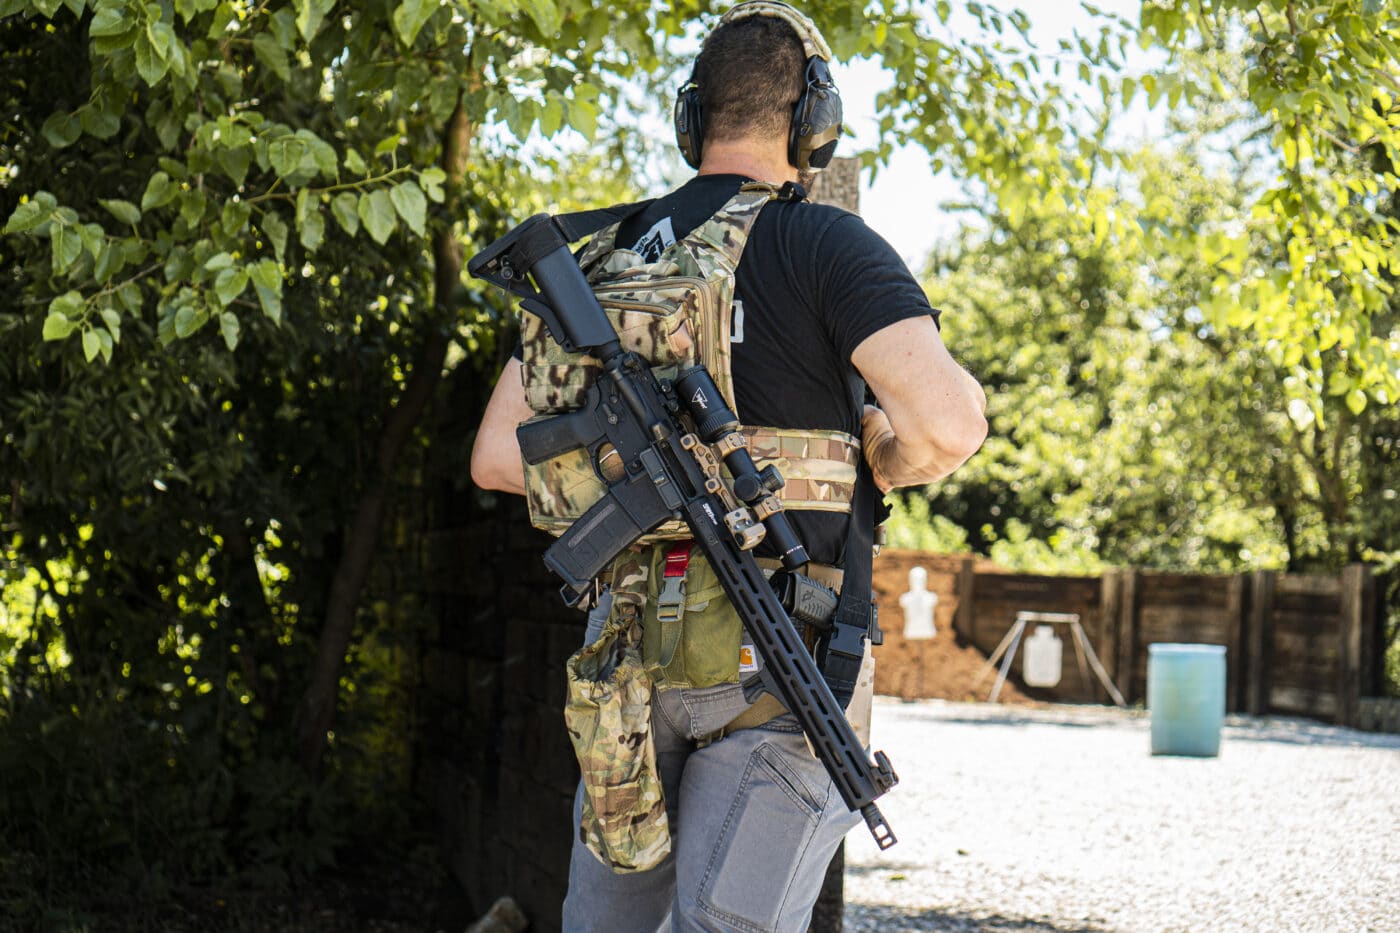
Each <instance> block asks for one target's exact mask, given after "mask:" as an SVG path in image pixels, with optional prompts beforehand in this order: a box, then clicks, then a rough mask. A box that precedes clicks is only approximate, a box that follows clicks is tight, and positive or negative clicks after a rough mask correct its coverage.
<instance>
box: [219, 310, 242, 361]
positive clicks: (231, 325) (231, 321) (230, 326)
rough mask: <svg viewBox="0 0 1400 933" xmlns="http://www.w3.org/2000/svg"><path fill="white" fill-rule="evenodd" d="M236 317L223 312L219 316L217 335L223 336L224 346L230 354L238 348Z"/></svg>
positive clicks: (230, 313)
mask: <svg viewBox="0 0 1400 933" xmlns="http://www.w3.org/2000/svg"><path fill="white" fill-rule="evenodd" d="M238 328H239V324H238V316H237V315H235V314H234V313H233V312H232V311H225V312H223V313H222V314H220V315H219V333H221V334H223V335H224V344H225V345H226V346H227V347H228V348H229V352H230V353H232V352H233V351H234V350H235V349H237V348H238Z"/></svg>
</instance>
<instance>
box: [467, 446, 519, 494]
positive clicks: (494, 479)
mask: <svg viewBox="0 0 1400 933" xmlns="http://www.w3.org/2000/svg"><path fill="white" fill-rule="evenodd" d="M483 446H484V445H481V444H477V445H476V447H474V448H473V449H472V460H471V474H472V482H473V483H475V484H476V486H477V487H478V488H480V489H493V490H496V491H498V492H508V491H510V488H511V483H510V482H509V476H508V473H507V471H506V469H505V465H504V464H502V463H501V462H500V459H499V458H497V457H492V456H490V455H489V454H488V453H487V452H486V451H485V450H484V449H483Z"/></svg>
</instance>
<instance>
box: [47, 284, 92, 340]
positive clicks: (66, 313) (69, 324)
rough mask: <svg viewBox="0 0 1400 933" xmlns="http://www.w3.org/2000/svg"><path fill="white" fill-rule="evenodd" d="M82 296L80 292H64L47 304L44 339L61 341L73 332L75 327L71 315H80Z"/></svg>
mask: <svg viewBox="0 0 1400 933" xmlns="http://www.w3.org/2000/svg"><path fill="white" fill-rule="evenodd" d="M82 310H83V296H82V294H81V293H80V292H74V291H70V292H64V293H63V294H62V295H59V296H58V297H57V298H55V299H54V300H53V301H51V302H49V314H48V317H46V318H44V339H45V340H62V339H63V338H64V337H67V336H68V335H69V334H71V333H72V332H73V328H74V327H76V326H77V325H76V324H74V323H73V320H72V317H71V315H76V314H80V313H82Z"/></svg>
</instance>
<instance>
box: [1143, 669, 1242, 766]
mask: <svg viewBox="0 0 1400 933" xmlns="http://www.w3.org/2000/svg"><path fill="white" fill-rule="evenodd" d="M1147 708H1148V709H1149V710H1151V712H1152V754H1154V755H1192V756H1196V757H1200V758H1214V757H1215V756H1216V755H1218V754H1220V726H1221V723H1223V722H1224V720H1225V646H1224V645H1173V644H1158V645H1148V646H1147Z"/></svg>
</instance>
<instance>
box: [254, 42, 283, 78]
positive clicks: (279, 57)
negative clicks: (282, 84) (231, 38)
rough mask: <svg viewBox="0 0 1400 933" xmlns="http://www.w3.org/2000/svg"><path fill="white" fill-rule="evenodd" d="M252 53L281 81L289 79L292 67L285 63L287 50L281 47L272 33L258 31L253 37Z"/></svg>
mask: <svg viewBox="0 0 1400 933" xmlns="http://www.w3.org/2000/svg"><path fill="white" fill-rule="evenodd" d="M253 54H254V55H256V56H257V57H258V61H260V62H262V63H263V64H264V65H266V66H267V67H268V68H270V69H272V73H273V74H275V75H277V77H279V78H281V79H282V80H283V81H287V80H290V79H291V77H292V69H291V66H290V65H288V64H287V50H286V49H284V48H282V46H281V44H279V43H278V41H277V38H276V37H275V36H273V35H272V33H270V32H260V33H258V34H257V35H256V36H255V37H254V38H253Z"/></svg>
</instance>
